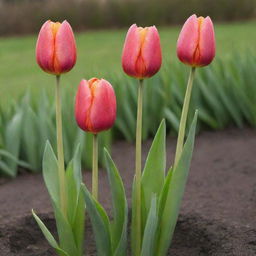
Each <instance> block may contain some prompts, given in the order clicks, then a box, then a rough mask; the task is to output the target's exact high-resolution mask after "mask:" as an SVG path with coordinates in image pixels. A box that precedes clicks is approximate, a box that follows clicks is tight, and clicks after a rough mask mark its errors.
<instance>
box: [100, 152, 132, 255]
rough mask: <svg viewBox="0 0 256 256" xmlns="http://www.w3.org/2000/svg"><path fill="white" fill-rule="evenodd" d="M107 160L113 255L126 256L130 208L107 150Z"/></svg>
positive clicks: (120, 180)
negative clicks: (110, 196) (110, 195)
mask: <svg viewBox="0 0 256 256" xmlns="http://www.w3.org/2000/svg"><path fill="white" fill-rule="evenodd" d="M105 159H106V167H107V172H108V179H109V183H110V188H111V194H112V204H113V223H111V224H112V225H111V227H112V230H111V231H112V249H113V252H114V254H113V255H115V256H121V255H126V247H127V222H128V206H127V201H126V196H125V190H124V185H123V182H122V179H121V177H120V175H119V172H118V170H117V168H116V166H115V164H114V162H113V160H112V158H111V156H110V154H109V153H108V151H107V150H106V149H105Z"/></svg>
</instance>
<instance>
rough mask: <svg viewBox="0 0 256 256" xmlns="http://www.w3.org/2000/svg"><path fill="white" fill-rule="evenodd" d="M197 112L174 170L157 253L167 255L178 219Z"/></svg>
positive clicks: (161, 221) (161, 223)
mask: <svg viewBox="0 0 256 256" xmlns="http://www.w3.org/2000/svg"><path fill="white" fill-rule="evenodd" d="M196 123H197V112H196V113H195V116H194V119H193V122H192V124H191V127H190V131H189V134H188V138H187V140H186V143H185V145H184V148H183V151H182V154H181V158H180V160H179V162H178V164H177V167H176V169H174V170H173V173H172V177H171V180H170V185H169V189H168V193H167V196H166V203H165V206H164V209H163V213H162V217H161V220H160V226H159V228H160V234H159V237H158V242H157V251H156V255H158V256H161V255H163V256H164V255H166V253H167V250H168V248H169V245H170V242H171V240H172V237H173V233H174V229H175V226H176V222H177V219H178V214H179V208H180V204H181V200H182V197H183V193H184V190H185V185H186V181H187V177H188V172H189V168H190V162H191V158H192V152H193V147H194V139H195V132H196Z"/></svg>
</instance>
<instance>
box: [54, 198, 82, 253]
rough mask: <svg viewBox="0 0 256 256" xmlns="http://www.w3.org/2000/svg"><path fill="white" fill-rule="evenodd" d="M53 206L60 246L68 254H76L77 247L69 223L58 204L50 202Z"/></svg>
mask: <svg viewBox="0 0 256 256" xmlns="http://www.w3.org/2000/svg"><path fill="white" fill-rule="evenodd" d="M52 204H53V208H54V214H55V219H56V225H57V231H58V235H59V243H60V248H61V249H63V250H64V251H66V252H67V253H68V254H69V255H71V256H72V255H78V256H80V255H79V254H78V249H77V245H76V242H75V237H74V234H73V230H72V227H71V224H70V223H69V222H68V220H67V218H66V217H65V216H64V214H63V213H62V211H61V210H60V208H59V206H58V205H57V204H55V202H54V201H53V202H52Z"/></svg>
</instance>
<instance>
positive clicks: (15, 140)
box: [5, 110, 23, 176]
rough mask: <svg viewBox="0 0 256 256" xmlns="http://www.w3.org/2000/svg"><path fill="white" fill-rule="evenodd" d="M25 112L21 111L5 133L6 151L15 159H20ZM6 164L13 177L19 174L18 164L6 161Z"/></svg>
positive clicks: (11, 121) (14, 117)
mask: <svg viewBox="0 0 256 256" xmlns="http://www.w3.org/2000/svg"><path fill="white" fill-rule="evenodd" d="M22 120H23V112H22V111H21V110H19V111H18V112H17V113H16V114H15V115H14V116H13V118H12V119H11V120H10V121H9V123H8V124H7V126H6V131H5V149H6V150H7V151H8V152H10V153H11V154H12V155H13V156H14V157H15V158H19V153H20V142H21V130H22V128H21V127H22ZM5 162H6V164H7V166H8V167H9V169H10V170H11V171H12V176H15V175H16V174H17V165H18V164H17V162H14V161H12V160H11V159H6V161H5Z"/></svg>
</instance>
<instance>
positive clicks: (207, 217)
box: [0, 129, 256, 256]
mask: <svg viewBox="0 0 256 256" xmlns="http://www.w3.org/2000/svg"><path fill="white" fill-rule="evenodd" d="M150 143H151V142H150V141H147V142H145V143H144V159H145V157H146V152H147V151H148V148H149V146H150ZM174 148H175V140H174V139H173V138H168V143H167V151H168V162H169V163H171V160H172V159H173V152H174ZM112 155H113V158H114V160H115V162H116V164H117V166H118V167H119V169H120V171H121V175H122V177H123V179H124V183H125V186H126V189H127V195H128V198H130V194H131V181H132V178H133V174H134V171H133V170H134V145H131V144H128V143H126V142H123V141H120V142H116V143H115V144H114V147H113V150H112ZM84 180H85V182H86V184H87V185H88V186H90V173H89V172H86V173H85V175H84ZM99 187H100V189H101V191H102V193H101V195H102V196H101V198H100V201H101V202H102V203H103V204H104V206H105V207H106V208H107V209H109V208H110V200H109V199H110V198H109V196H110V194H109V188H108V184H107V177H106V173H105V172H104V171H102V172H101V173H100V186H99ZM32 208H33V209H34V210H35V211H36V212H37V213H38V214H39V215H40V217H42V219H43V220H44V221H45V222H46V224H47V226H48V227H49V228H50V229H51V230H53V231H54V230H55V224H54V220H53V218H52V211H51V206H50V201H49V197H48V194H47V191H46V189H45V187H44V184H43V180H42V177H41V175H38V174H37V175H32V174H27V173H22V174H20V175H19V177H18V178H17V179H14V180H6V179H0V256H25V255H26V256H50V255H55V254H54V252H53V251H52V250H51V249H50V247H49V246H48V244H47V242H46V241H45V240H44V238H43V236H42V235H41V232H40V230H39V229H38V227H37V225H36V224H35V222H34V220H33V218H32V217H31V211H30V210H31V209H32ZM86 231H87V234H86V236H87V239H88V240H87V241H89V242H87V245H88V244H89V246H87V254H86V255H96V253H95V250H94V242H93V236H92V233H91V227H90V226H88V227H87V228H86ZM170 255H172V256H198V255H212V256H222V255H228V256H229V255H230V256H231V255H232V256H233V255H236V256H253V255H256V131H255V130H251V129H243V130H237V129H230V130H225V131H220V132H203V133H201V134H200V135H199V136H197V138H196V145H195V151H194V157H193V160H192V167H191V171H190V176H189V181H188V185H187V188H186V192H185V196H184V200H183V204H182V209H181V215H180V217H179V221H178V224H177V227H176V230H175V236H174V240H173V243H172V245H171V248H170Z"/></svg>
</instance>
